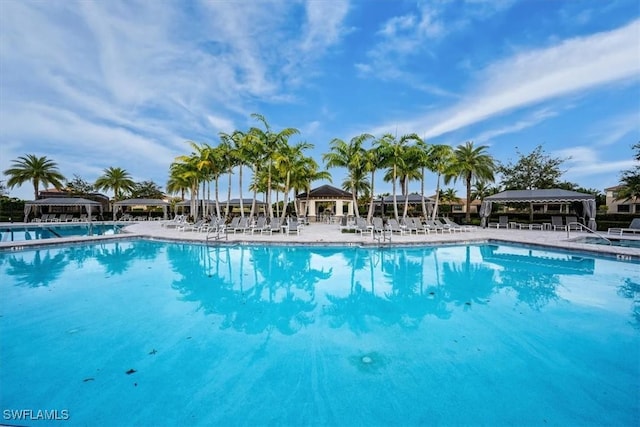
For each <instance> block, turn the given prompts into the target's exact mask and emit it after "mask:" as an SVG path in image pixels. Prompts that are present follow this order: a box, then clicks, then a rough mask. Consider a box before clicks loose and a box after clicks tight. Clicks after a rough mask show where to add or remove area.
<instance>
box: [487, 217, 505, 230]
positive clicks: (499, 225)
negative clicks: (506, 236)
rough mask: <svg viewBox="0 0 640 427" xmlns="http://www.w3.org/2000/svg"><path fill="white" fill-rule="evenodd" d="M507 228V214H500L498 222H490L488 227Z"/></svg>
mask: <svg viewBox="0 0 640 427" xmlns="http://www.w3.org/2000/svg"><path fill="white" fill-rule="evenodd" d="M491 227H495V228H509V217H508V216H507V215H500V216H499V217H498V222H490V223H489V228H491Z"/></svg>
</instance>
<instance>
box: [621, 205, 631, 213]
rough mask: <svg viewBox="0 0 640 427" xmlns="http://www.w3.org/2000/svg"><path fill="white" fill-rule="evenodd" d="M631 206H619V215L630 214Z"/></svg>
mask: <svg viewBox="0 0 640 427" xmlns="http://www.w3.org/2000/svg"><path fill="white" fill-rule="evenodd" d="M630 207H631V205H618V213H629V212H631V210H630V209H629V208H630Z"/></svg>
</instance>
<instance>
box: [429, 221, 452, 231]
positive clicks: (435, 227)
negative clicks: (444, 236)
mask: <svg viewBox="0 0 640 427" xmlns="http://www.w3.org/2000/svg"><path fill="white" fill-rule="evenodd" d="M425 225H426V227H427V228H428V229H429V230H430V231H435V233H436V234H437V233H438V231H439V232H440V233H444V232H445V231H446V232H448V233H451V232H452V231H451V228H448V227H447V228H445V227H443V226H442V224H439V223H437V222H435V221H434V220H432V219H428V220H427V221H426V222H425Z"/></svg>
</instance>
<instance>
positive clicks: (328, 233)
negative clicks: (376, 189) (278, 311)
mask: <svg viewBox="0 0 640 427" xmlns="http://www.w3.org/2000/svg"><path fill="white" fill-rule="evenodd" d="M75 224H76V225H77V223H75ZM116 224H118V225H121V226H123V227H124V229H123V230H124V232H125V233H123V234H120V235H117V236H93V237H79V236H75V237H65V238H60V239H46V240H30V241H24V242H0V249H2V248H10V249H14V250H16V249H22V248H24V247H27V246H33V245H42V244H46V245H49V244H57V243H68V242H85V241H92V240H94V241H95V240H105V239H107V240H109V239H114V238H128V237H149V238H158V239H166V240H179V241H198V242H202V241H207V234H206V233H201V232H195V231H178V230H176V229H173V228H166V227H162V225H161V222H160V221H150V222H138V223H122V222H118V223H116ZM3 225H4V226H8V225H9V224H6V223H5V224H0V227H2V226H3ZM23 225H24V224H23ZM29 225H31V224H29ZM50 225H51V224H50ZM53 225H56V224H53ZM11 226H14V227H15V226H19V224H11ZM601 235H603V236H605V237H609V238H612V239H614V238H615V236H608V235H606V234H601ZM587 236H591V237H594V234H592V233H585V232H577V231H572V232H571V233H570V236H569V237H567V232H566V231H540V230H518V229H499V230H496V229H494V228H492V229H481V228H477V229H475V230H473V231H466V232H454V233H451V234H449V233H444V234H440V233H438V234H434V233H431V234H428V235H424V234H419V235H415V234H412V235H404V236H400V235H398V234H393V235H392V237H391V242H389V241H385V242H384V244H385V245H388V244H392V245H417V244H437V243H454V242H461V243H468V242H486V241H489V240H492V241H502V242H512V243H520V244H531V245H542V246H550V247H554V248H561V249H570V250H581V251H588V252H594V253H606V254H612V255H616V256H619V257H622V258H625V259H633V260H640V248H629V247H621V246H609V245H606V244H605V245H597V244H586V243H578V242H576V241H574V239H579V238H581V237H587ZM208 237H209V242H212V243H213V242H218V241H216V240H215V239H214V237H215V235H214V234H213V233H212V234H210V235H209V236H208ZM220 237H221V239H220V240H219V242H221V243H222V244H224V243H251V242H260V243H276V244H292V243H293V244H296V243H300V244H316V245H345V244H346V245H350V246H355V245H357V246H360V245H379V244H380V242H379V241H377V240H374V239H373V238H372V237H371V235H370V234H369V235H366V234H365V235H361V234H356V233H343V232H342V231H341V230H340V227H339V226H338V225H337V224H324V223H311V224H310V225H308V226H305V227H302V229H301V231H300V234H299V235H296V234H290V235H288V234H286V233H273V234H272V235H269V234H258V233H256V234H250V233H249V234H246V233H238V234H233V233H230V234H226V235H222V236H220ZM625 238H627V236H625ZM628 238H629V239H633V237H628ZM635 240H637V241H638V242H640V237H636V238H635Z"/></svg>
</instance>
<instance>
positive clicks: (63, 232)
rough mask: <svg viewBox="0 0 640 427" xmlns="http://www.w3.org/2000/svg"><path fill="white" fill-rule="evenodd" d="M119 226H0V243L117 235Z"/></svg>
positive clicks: (87, 224) (93, 224)
mask: <svg viewBox="0 0 640 427" xmlns="http://www.w3.org/2000/svg"><path fill="white" fill-rule="evenodd" d="M120 228H121V227H119V226H117V225H115V224H104V223H86V224H81V225H80V224H66V225H51V224H41V225H36V226H16V225H11V226H2V227H0V242H22V241H25V240H41V239H55V238H59V237H70V236H102V235H112V234H118V233H119V232H120Z"/></svg>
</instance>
